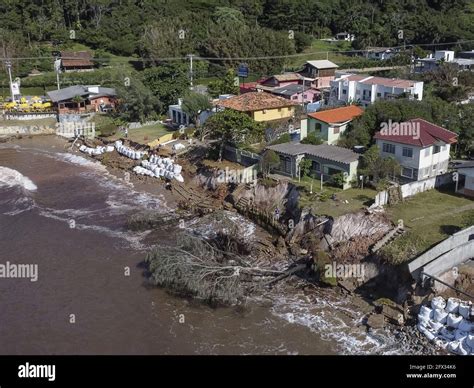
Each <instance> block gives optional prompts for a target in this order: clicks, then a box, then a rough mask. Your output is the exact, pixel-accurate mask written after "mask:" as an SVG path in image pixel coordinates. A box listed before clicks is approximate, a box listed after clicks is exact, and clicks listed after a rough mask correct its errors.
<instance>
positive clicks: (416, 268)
mask: <svg viewBox="0 0 474 388" xmlns="http://www.w3.org/2000/svg"><path fill="white" fill-rule="evenodd" d="M473 240H474V225H473V226H470V227H469V228H466V229H463V230H461V231H459V232H457V233H454V234H453V235H452V236H450V237H448V238H447V239H445V240H443V241H441V242H440V243H439V244H437V245H435V246H434V247H433V248H431V249H429V250H428V251H426V252H425V253H423V254H422V255H420V256H418V257H417V258H416V259H415V260H413V261H411V262H410V263H409V264H408V270H409V271H410V273H411V275H412V276H413V277H414V278H415V279H418V278H419V275H420V273H421V271H422V268H423V267H425V266H427V264H428V263H430V262H431V261H433V260H435V259H437V258H438V257H440V256H441V255H443V254H445V253H447V252H450V251H451V250H454V249H455V248H457V247H459V246H461V245H463V244H466V243H467V242H469V241H473ZM470 247H471V248H472V247H473V245H472V244H471V245H470ZM471 256H473V257H474V249H472V252H471Z"/></svg>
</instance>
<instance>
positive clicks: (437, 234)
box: [386, 189, 474, 252]
mask: <svg viewBox="0 0 474 388" xmlns="http://www.w3.org/2000/svg"><path fill="white" fill-rule="evenodd" d="M453 191H454V190H452V189H451V191H439V190H429V191H426V192H424V193H420V194H417V195H415V196H413V197H411V198H408V199H407V200H405V202H403V203H400V204H398V205H396V206H392V207H387V208H386V212H387V215H388V216H389V217H390V219H391V220H392V221H393V222H394V223H397V221H398V220H403V223H404V225H405V227H406V229H407V230H408V232H409V234H410V235H412V236H415V237H416V238H417V240H418V242H419V244H418V249H419V252H422V251H424V250H426V249H427V248H429V247H430V246H432V245H433V244H435V243H437V242H439V241H441V240H443V239H445V238H446V237H448V236H450V235H451V234H453V233H455V232H456V231H458V230H459V229H462V228H464V227H466V226H467V225H466V219H467V217H468V216H470V217H471V219H472V217H474V201H472V200H471V199H468V198H466V197H463V196H460V195H455V194H454V193H453ZM397 241H398V240H395V241H394V242H393V244H397Z"/></svg>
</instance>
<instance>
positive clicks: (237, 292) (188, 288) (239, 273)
mask: <svg viewBox="0 0 474 388" xmlns="http://www.w3.org/2000/svg"><path fill="white" fill-rule="evenodd" d="M233 234H234V232H233V233H232V234H231V235H230V236H229V235H225V236H223V238H222V240H223V241H226V242H227V243H226V244H225V245H226V246H225V248H224V247H221V246H219V245H218V244H215V243H213V242H210V241H206V240H204V239H201V238H199V237H197V236H192V235H190V234H180V235H178V241H177V243H176V244H175V245H161V246H158V247H157V248H155V249H154V250H152V251H151V252H150V253H149V254H148V255H147V257H146V259H145V262H146V263H147V264H148V266H149V271H150V273H151V279H152V281H153V282H154V283H155V285H157V286H160V287H166V288H167V289H168V290H170V291H173V292H175V293H177V294H179V295H182V296H191V297H194V298H196V299H199V300H202V301H204V302H206V303H209V304H212V305H232V304H236V303H238V302H239V301H240V300H241V299H242V298H244V297H245V296H246V295H247V294H249V293H250V292H251V291H252V290H253V289H255V287H256V286H259V285H260V286H263V285H264V283H263V282H262V281H261V280H262V279H265V278H268V277H270V278H272V277H275V276H282V275H284V274H285V272H284V271H277V270H272V269H269V268H262V267H260V266H258V264H254V265H252V263H249V260H247V259H245V260H244V257H242V256H241V255H239V254H236V253H234V251H235V248H234V247H233V246H235V245H236V244H234V242H237V243H238V244H239V245H244V244H243V243H242V242H241V241H240V240H239V239H238V238H237V237H235V236H234V235H233ZM216 245H217V246H216ZM277 279H278V278H274V279H272V280H277Z"/></svg>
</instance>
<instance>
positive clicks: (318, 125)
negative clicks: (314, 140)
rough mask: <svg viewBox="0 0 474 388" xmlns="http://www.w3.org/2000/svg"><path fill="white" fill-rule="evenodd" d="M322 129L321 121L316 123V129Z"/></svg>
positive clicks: (319, 130)
mask: <svg viewBox="0 0 474 388" xmlns="http://www.w3.org/2000/svg"><path fill="white" fill-rule="evenodd" d="M321 129H322V125H321V123H316V124H314V130H315V131H318V132H321Z"/></svg>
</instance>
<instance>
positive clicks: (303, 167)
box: [299, 158, 313, 177]
mask: <svg viewBox="0 0 474 388" xmlns="http://www.w3.org/2000/svg"><path fill="white" fill-rule="evenodd" d="M312 165H313V161H312V160H311V159H307V158H303V159H301V160H300V163H299V170H300V177H301V176H309V173H310V172H311V167H312Z"/></svg>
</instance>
